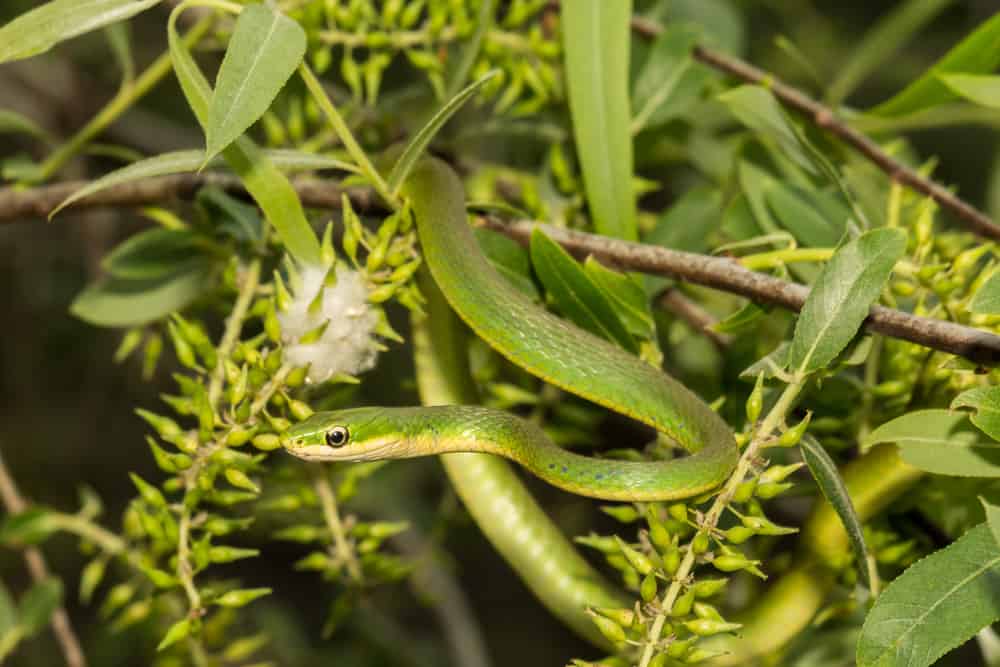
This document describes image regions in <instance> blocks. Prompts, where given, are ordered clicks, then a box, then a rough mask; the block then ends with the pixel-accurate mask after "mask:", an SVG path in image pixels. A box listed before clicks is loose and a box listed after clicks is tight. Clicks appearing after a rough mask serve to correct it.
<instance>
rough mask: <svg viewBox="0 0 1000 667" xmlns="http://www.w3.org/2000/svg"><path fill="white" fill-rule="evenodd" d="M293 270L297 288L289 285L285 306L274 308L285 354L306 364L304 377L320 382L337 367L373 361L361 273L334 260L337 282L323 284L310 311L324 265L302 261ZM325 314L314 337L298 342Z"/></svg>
mask: <svg viewBox="0 0 1000 667" xmlns="http://www.w3.org/2000/svg"><path fill="white" fill-rule="evenodd" d="M299 273H300V276H301V278H302V288H301V289H299V290H296V291H295V292H296V293H295V294H294V295H293V297H292V301H291V303H290V304H289V306H288V308H287V309H286V310H285V311H284V312H279V313H278V321H279V322H280V323H281V337H282V339H283V342H284V343H285V360H286V361H287V362H289V363H291V364H293V365H295V366H305V365H306V364H309V376H308V378H307V381H308V382H312V383H320V382H325V381H326V380H329V379H330V378H331V377H332V376H334V375H336V374H338V373H344V374H347V375H356V374H358V373H361V372H363V371H366V370H368V369H370V368H371V367H372V366H374V365H375V358H376V357H377V356H378V348H377V342H376V340H375V326H376V324H377V323H378V314H377V313H376V312H375V310H374V309H373V308H372V307H371V305H370V304H369V303H368V286H367V285H366V284H365V280H364V278H363V277H362V275H361V274H360V273H358V272H357V271H354V270H352V269H349V268H347V267H345V266H344V265H342V264H341V265H339V266H338V267H337V283H336V284H335V285H332V286H329V285H328V286H327V287H326V288H325V290H324V292H323V299H322V303H321V305H320V307H319V309H318V311H317V312H316V313H310V312H309V305H310V304H311V303H312V302H313V300H314V299H315V298H316V295H317V294H318V293H319V290H320V288H321V287H322V286H323V281H324V279H325V277H326V273H327V270H326V269H325V268H324V267H322V266H306V267H302V268H301V269H300V272H299ZM327 320H329V322H330V323H329V325H327V327H326V330H325V331H324V332H323V335H322V336H320V338H319V339H318V340H317V341H315V342H313V343H308V344H302V343H299V342H298V341H299V339H300V338H301V337H302V336H303V335H304V334H306V333H308V332H310V331H313V330H315V329H316V328H317V327H319V326H320V325H322V324H323V322H325V321H327Z"/></svg>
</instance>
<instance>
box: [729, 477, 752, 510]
mask: <svg viewBox="0 0 1000 667" xmlns="http://www.w3.org/2000/svg"><path fill="white" fill-rule="evenodd" d="M756 490H757V480H756V479H748V480H747V481H745V482H741V483H740V484H739V486H737V487H736V491H735V492H734V493H733V502H734V503H741V504H742V503H745V502H747V501H749V500H750V499H751V498H753V494H754V491H756Z"/></svg>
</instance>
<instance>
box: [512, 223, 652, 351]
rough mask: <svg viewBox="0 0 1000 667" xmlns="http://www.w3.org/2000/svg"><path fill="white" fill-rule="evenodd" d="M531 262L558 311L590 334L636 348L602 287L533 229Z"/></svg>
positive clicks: (543, 235)
mask: <svg viewBox="0 0 1000 667" xmlns="http://www.w3.org/2000/svg"><path fill="white" fill-rule="evenodd" d="M531 263H532V264H533V265H534V267H535V273H536V274H538V278H539V280H541V281H542V284H543V285H545V289H546V291H547V292H548V294H549V296H551V297H552V300H553V302H554V303H555V305H556V307H557V308H558V309H559V311H560V312H562V313H563V315H565V316H566V317H568V318H569V319H571V320H573V321H574V322H576V323H577V324H578V325H580V326H581V327H583V328H584V329H586V330H587V331H590V332H592V333H595V334H597V335H598V336H601V337H602V338H606V339H607V340H610V341H612V342H614V343H617V344H619V345H621V346H622V347H623V348H625V349H626V350H629V351H630V352H633V353H637V352H638V351H639V348H638V345H636V342H635V339H634V338H632V335H631V334H630V333H629V332H628V330H627V329H626V328H625V326H624V325H623V324H622V322H621V320H620V319H618V314H617V313H616V312H615V310H614V308H613V307H612V306H611V304H610V303H608V300H607V298H605V296H604V293H603V292H601V288H599V287H598V286H597V285H595V284H594V282H593V281H592V280H591V279H590V277H589V276H587V273H586V271H584V270H583V269H582V268H581V267H580V265H579V264H577V263H576V260H574V259H573V258H572V257H570V255H569V253H567V252H566V251H565V250H563V248H562V246H560V245H559V244H558V243H556V242H555V241H553V240H552V239H550V238H549V237H548V236H546V235H545V234H544V233H543V232H542V231H541V230H539V229H536V230H534V231H533V232H532V234H531Z"/></svg>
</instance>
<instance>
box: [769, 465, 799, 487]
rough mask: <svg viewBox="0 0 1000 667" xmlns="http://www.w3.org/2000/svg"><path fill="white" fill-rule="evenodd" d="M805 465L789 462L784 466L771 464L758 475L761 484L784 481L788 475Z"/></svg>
mask: <svg viewBox="0 0 1000 667" xmlns="http://www.w3.org/2000/svg"><path fill="white" fill-rule="evenodd" d="M803 466H805V463H791V464H789V465H785V466H771V467H770V468H768V469H767V470H765V471H764V472H763V473H761V475H760V482H761V483H762V484H773V483H775V482H784V481H785V479H787V478H788V476H789V475H791V474H792V473H794V472H795V471H797V470H799V469H800V468H802V467H803Z"/></svg>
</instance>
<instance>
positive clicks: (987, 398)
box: [951, 386, 1000, 441]
mask: <svg viewBox="0 0 1000 667" xmlns="http://www.w3.org/2000/svg"><path fill="white" fill-rule="evenodd" d="M951 408H952V410H955V409H957V408H972V409H973V410H974V411H975V412H973V414H972V415H971V416H970V417H969V420H970V421H971V422H972V423H973V424H975V425H976V427H977V428H978V429H979V430H980V431H982V432H983V433H985V434H986V435H988V436H990V437H991V438H993V439H994V440H998V441H1000V387H997V386H991V387H975V388H973V389H969V390H967V391H964V392H962V393H961V394H959V395H958V396H956V397H955V400H953V401H952V402H951Z"/></svg>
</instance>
